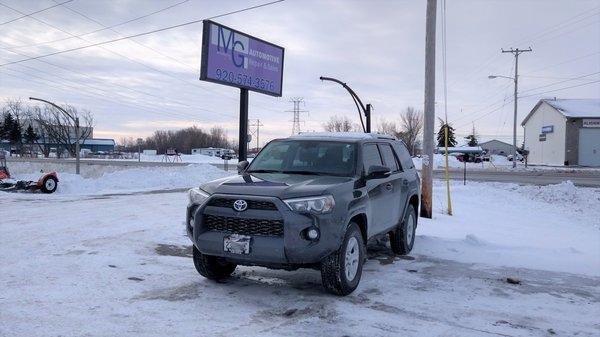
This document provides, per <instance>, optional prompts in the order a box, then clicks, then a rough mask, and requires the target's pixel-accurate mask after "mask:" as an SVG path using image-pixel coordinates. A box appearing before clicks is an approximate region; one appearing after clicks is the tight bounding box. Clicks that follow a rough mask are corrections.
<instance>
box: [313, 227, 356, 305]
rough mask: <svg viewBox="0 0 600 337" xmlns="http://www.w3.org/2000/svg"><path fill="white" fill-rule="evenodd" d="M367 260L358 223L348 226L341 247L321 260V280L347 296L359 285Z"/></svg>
mask: <svg viewBox="0 0 600 337" xmlns="http://www.w3.org/2000/svg"><path fill="white" fill-rule="evenodd" d="M364 260H365V245H364V242H363V237H362V234H361V232H360V229H359V228H358V225H357V224H355V223H351V224H350V226H348V229H347V231H346V235H345V236H344V241H343V242H342V246H341V247H340V249H338V250H337V251H335V252H334V253H332V254H331V255H329V256H327V257H326V258H325V259H324V260H323V261H322V262H321V280H322V282H323V286H324V287H325V289H326V290H327V291H328V292H330V293H332V294H335V295H340V296H346V295H348V294H350V293H352V292H353V291H354V289H356V287H358V283H359V282H360V277H361V275H362V267H363V263H364Z"/></svg>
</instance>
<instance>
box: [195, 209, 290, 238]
mask: <svg viewBox="0 0 600 337" xmlns="http://www.w3.org/2000/svg"><path fill="white" fill-rule="evenodd" d="M204 227H205V228H206V229H207V230H210V231H217V232H225V233H231V234H242V235H264V236H283V220H265V219H244V218H232V217H226V216H217V215H210V214H204Z"/></svg>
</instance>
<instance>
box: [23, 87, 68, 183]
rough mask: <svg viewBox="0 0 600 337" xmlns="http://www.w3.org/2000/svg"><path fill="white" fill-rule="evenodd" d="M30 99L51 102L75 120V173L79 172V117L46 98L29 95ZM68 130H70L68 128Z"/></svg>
mask: <svg viewBox="0 0 600 337" xmlns="http://www.w3.org/2000/svg"><path fill="white" fill-rule="evenodd" d="M29 99H30V100H32V101H40V102H44V103H47V104H50V105H52V106H53V107H55V108H56V109H58V111H60V112H62V113H64V114H65V115H66V116H67V117H69V118H70V119H71V120H73V122H74V123H75V173H76V174H79V152H80V150H79V117H78V116H73V115H71V114H70V113H68V112H67V110H65V109H63V108H61V107H60V106H58V105H56V104H54V103H52V102H50V101H46V100H45V99H41V98H35V97H29ZM67 132H68V130H67Z"/></svg>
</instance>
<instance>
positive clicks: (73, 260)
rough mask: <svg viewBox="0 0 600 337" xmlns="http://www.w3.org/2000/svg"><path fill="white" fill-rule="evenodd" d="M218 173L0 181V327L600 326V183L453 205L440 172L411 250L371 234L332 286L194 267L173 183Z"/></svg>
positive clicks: (512, 332) (20, 331)
mask: <svg viewBox="0 0 600 337" xmlns="http://www.w3.org/2000/svg"><path fill="white" fill-rule="evenodd" d="M163 170H165V171H163ZM168 171H169V172H174V173H172V174H173V177H167V176H168V175H169V173H167V172H168ZM175 172H176V173H175ZM159 173H160V174H159ZM225 174H226V173H224V172H220V171H218V170H216V169H215V168H213V167H211V166H209V165H191V166H184V167H176V168H175V167H170V168H144V169H141V168H140V169H133V170H131V169H128V170H122V171H115V172H108V173H105V174H103V175H99V176H96V177H90V178H85V179H83V178H79V177H69V176H65V177H63V179H62V180H61V184H63V185H62V189H61V190H59V191H58V192H57V193H56V194H53V195H42V194H35V195H33V194H24V193H21V194H0V336H234V335H235V336H239V335H246V336H282V335H286V336H345V335H347V336H487V335H493V336H549V335H557V336H575V335H577V336H598V335H599V334H600V325H599V324H598V317H600V190H599V189H589V188H579V187H575V186H573V185H572V184H570V183H562V184H559V185H552V186H545V187H537V186H518V185H514V184H499V183H469V184H468V185H467V186H463V185H461V184H458V183H457V184H452V190H453V193H452V195H453V208H454V216H452V217H451V216H448V215H445V214H444V210H445V207H446V206H445V190H444V186H445V185H444V184H443V183H441V182H436V183H435V185H434V213H435V214H434V218H433V219H431V220H429V219H420V224H419V227H418V229H417V240H416V243H415V249H414V250H413V252H412V253H411V254H410V256H407V257H397V256H393V255H391V253H390V251H389V249H388V248H387V247H386V246H384V244H382V243H374V244H372V245H371V246H370V249H369V257H370V258H369V260H368V262H367V264H366V265H365V269H364V273H363V279H362V281H361V284H360V286H359V288H358V289H357V290H356V291H355V292H354V293H353V294H352V295H350V296H347V297H344V298H340V297H335V296H332V295H328V294H326V293H324V291H323V289H322V287H321V285H320V277H319V274H318V272H316V271H312V270H299V271H295V272H287V271H278V270H268V269H264V268H258V267H256V268H254V267H240V268H239V269H238V271H236V273H235V274H234V276H233V277H232V278H231V279H230V280H228V281H225V282H222V283H215V282H211V281H208V280H205V279H203V278H201V277H200V276H199V275H198V274H197V273H196V271H195V270H194V267H193V265H192V261H191V259H190V242H189V240H188V239H187V237H186V236H185V235H184V227H183V222H184V213H185V205H186V202H187V200H186V194H185V193H184V192H180V191H179V192H173V191H171V192H170V191H169V190H168V189H167V187H168V188H172V187H184V186H186V187H191V186H197V185H198V184H199V183H201V182H202V181H206V180H210V179H213V178H216V177H218V176H223V175H225ZM156 177H161V178H156ZM146 180H151V181H152V183H151V184H147V183H146V182H145V181H146ZM75 183H76V184H77V185H78V186H84V188H83V189H80V188H79V187H78V188H75V186H73V184H75ZM124 185H127V188H125V189H123V188H122V186H124ZM161 189H162V191H156V190H161ZM149 191H151V192H149ZM120 192H123V193H125V192H127V193H129V194H118V193H120ZM115 193H117V194H115ZM507 277H513V278H517V279H518V280H520V282H521V284H518V285H517V284H509V283H507V282H506V278H507Z"/></svg>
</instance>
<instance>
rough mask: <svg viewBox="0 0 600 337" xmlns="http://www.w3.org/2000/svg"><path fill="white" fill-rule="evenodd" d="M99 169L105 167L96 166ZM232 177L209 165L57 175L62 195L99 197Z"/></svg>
mask: <svg viewBox="0 0 600 337" xmlns="http://www.w3.org/2000/svg"><path fill="white" fill-rule="evenodd" d="M95 166H97V169H98V170H102V169H104V168H106V167H105V166H100V165H95ZM229 175H231V173H227V172H225V171H223V170H220V169H218V168H216V167H214V166H212V165H210V164H190V165H187V166H159V167H139V168H126V169H121V170H118V171H109V172H104V173H102V174H100V175H99V176H97V177H88V178H85V177H82V176H79V175H76V174H73V173H60V172H59V173H58V179H59V180H60V181H59V183H58V189H57V190H56V192H55V193H56V194H61V195H97V194H111V193H128V192H139V191H152V190H164V189H178V188H191V187H194V186H198V185H199V184H201V183H203V182H206V181H210V180H214V179H218V178H222V177H226V176H229ZM38 177H39V174H38V173H31V174H24V175H20V176H19V178H22V179H30V180H37V178H38Z"/></svg>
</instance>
